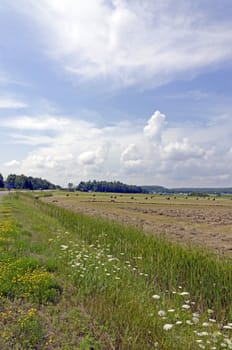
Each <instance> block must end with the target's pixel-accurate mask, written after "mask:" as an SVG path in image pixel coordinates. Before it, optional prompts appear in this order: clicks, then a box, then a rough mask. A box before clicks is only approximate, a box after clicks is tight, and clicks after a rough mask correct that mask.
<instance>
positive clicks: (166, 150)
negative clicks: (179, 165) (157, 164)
mask: <svg viewBox="0 0 232 350" xmlns="http://www.w3.org/2000/svg"><path fill="white" fill-rule="evenodd" d="M204 154H205V152H204V150H203V149H201V148H200V147H198V146H196V145H194V144H191V142H190V141H189V140H188V139H187V138H184V139H183V140H182V141H181V142H178V141H176V142H170V143H168V144H167V145H165V146H164V147H163V149H162V156H163V158H164V159H171V160H175V161H183V160H188V159H191V158H201V157H203V156H204Z"/></svg>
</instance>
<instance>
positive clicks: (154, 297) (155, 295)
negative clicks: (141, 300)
mask: <svg viewBox="0 0 232 350" xmlns="http://www.w3.org/2000/svg"><path fill="white" fill-rule="evenodd" d="M152 298H153V299H157V300H159V299H160V296H159V295H158V294H154V295H152Z"/></svg>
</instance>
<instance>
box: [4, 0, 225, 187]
mask: <svg viewBox="0 0 232 350" xmlns="http://www.w3.org/2000/svg"><path fill="white" fill-rule="evenodd" d="M231 97H232V2H231V0H183V1H182V0H175V1H173V0H162V1H161V0H143V1H141V0H85V1H81V0H65V1H64V0H40V1H37V0H17V1H15V0H0V149H1V152H0V173H2V174H3V176H4V177H6V176H7V175H8V174H12V173H14V174H19V175H20V174H25V175H27V176H35V177H42V178H45V179H47V180H49V181H51V182H53V183H55V184H57V185H61V186H65V185H67V184H68V183H69V182H72V183H74V184H78V183H79V182H80V181H87V180H93V179H96V180H107V181H122V182H125V183H127V184H136V185H162V186H167V187H187V186H194V187H195V186H196V187H212V186H213V187H227V186H232V167H231V164H232V98H231Z"/></svg>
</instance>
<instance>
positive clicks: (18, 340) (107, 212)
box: [0, 192, 232, 350]
mask: <svg viewBox="0 0 232 350" xmlns="http://www.w3.org/2000/svg"><path fill="white" fill-rule="evenodd" d="M132 197H133V198H132ZM46 201H49V202H51V203H46ZM63 207H66V208H63ZM230 208H231V201H230V199H218V198H216V200H213V197H211V198H210V199H209V200H208V199H198V200H197V199H196V198H194V199H190V198H188V199H185V198H184V197H177V198H176V199H174V197H173V198H170V199H167V198H164V197H162V198H160V197H153V198H151V197H147V198H146V196H141V195H140V196H126V195H122V196H120V195H113V194H110V195H109V194H105V195H101V194H95V195H94V194H90V193H87V194H80V193H79V194H76V193H62V192H60V193H32V194H26V193H15V194H11V195H9V196H5V198H4V200H3V201H2V203H1V204H0V262H1V265H0V266H1V267H0V333H1V334H0V349H2V350H8V349H13V350H16V349H17V350H24V349H26V350H27V349H38V350H39V349H45V350H50V349H62V350H63V349H64V350H65V349H66V350H69V349H74V350H78V349H79V350H109V349H111V350H141V349H144V350H146V349H159V350H172V349H173V350H195V349H206V350H217V349H232V302H231V301H232V264H231V259H230V257H231V256H230V253H231V250H230V247H231V242H230V241H229V240H228V241H224V238H230V237H231V232H230V229H229V227H230V226H229V220H230V215H229V214H230ZM70 209H71V210H70ZM77 211H79V212H83V213H84V214H82V213H77ZM86 213H88V214H90V215H86ZM99 214H101V215H99ZM91 215H92V216H93V217H92V216H91ZM100 216H103V218H101V217H100ZM203 216H204V217H205V219H203ZM220 218H221V220H220ZM109 219H113V221H112V220H109ZM202 221H203V222H202ZM121 222H123V224H122V223H121ZM217 223H218V225H217ZM125 224H127V225H125ZM128 224H130V225H128ZM131 224H133V225H131ZM219 224H220V225H219ZM153 225H154V226H153ZM172 226H173V227H174V229H173V230H172ZM141 228H143V229H145V231H146V234H144V233H143V231H142V230H141ZM183 228H184V230H183ZM201 228H202V234H204V235H208V234H209V233H220V234H221V236H220V247H219V248H218V247H217V244H216V236H214V237H213V236H212V237H211V236H210V235H209V236H205V237H211V238H212V242H213V241H214V244H211V243H210V244H209V242H205V243H207V245H208V246H209V248H210V249H205V246H206V244H204V249H203V245H202V244H201V242H203V241H201V240H200V229H201ZM191 230H196V231H197V230H198V231H197V232H196V234H195V235H193V236H194V237H195V236H199V238H198V239H197V240H194V241H193V240H190V239H189V238H188V237H185V235H184V236H183V237H179V236H178V234H179V233H180V234H185V233H186V235H187V234H189V237H190V236H191V235H190V233H191ZM164 233H165V236H166V237H167V238H168V239H166V238H165V237H164ZM222 237H223V239H222ZM170 238H171V240H170ZM174 238H175V239H174ZM205 239H206V238H205ZM207 240H208V238H207ZM175 241H178V242H181V243H183V244H179V243H177V242H176V243H175ZM192 241H193V242H192ZM190 242H192V243H191V246H190ZM192 244H193V246H192ZM196 244H197V246H199V245H200V247H201V248H200V249H198V248H196V247H195V245H196ZM211 250H212V252H211ZM215 250H216V252H219V253H220V254H215Z"/></svg>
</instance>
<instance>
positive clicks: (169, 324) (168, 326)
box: [163, 323, 173, 331]
mask: <svg viewBox="0 0 232 350" xmlns="http://www.w3.org/2000/svg"><path fill="white" fill-rule="evenodd" d="M172 327H173V324H171V323H166V324H165V325H164V326H163V330H164V331H169V330H170V329H172Z"/></svg>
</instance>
